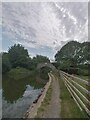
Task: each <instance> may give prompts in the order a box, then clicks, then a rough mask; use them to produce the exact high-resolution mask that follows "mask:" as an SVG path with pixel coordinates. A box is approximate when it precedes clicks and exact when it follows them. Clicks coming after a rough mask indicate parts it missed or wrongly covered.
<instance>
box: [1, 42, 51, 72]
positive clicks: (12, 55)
mask: <svg viewBox="0 0 90 120" xmlns="http://www.w3.org/2000/svg"><path fill="white" fill-rule="evenodd" d="M41 62H50V60H49V58H48V57H46V56H42V55H36V56H35V57H33V58H31V57H30V56H29V53H28V50H27V49H25V48H24V47H23V46H22V45H20V44H15V45H13V46H12V47H10V48H9V50H8V52H3V53H2V73H6V72H8V71H10V70H11V69H12V68H16V67H22V68H26V69H29V70H34V69H36V67H37V64H38V63H41Z"/></svg>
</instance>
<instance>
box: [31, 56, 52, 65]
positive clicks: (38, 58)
mask: <svg viewBox="0 0 90 120" xmlns="http://www.w3.org/2000/svg"><path fill="white" fill-rule="evenodd" d="M33 61H34V62H35V63H37V64H38V63H45V62H47V63H50V60H49V58H48V57H46V56H42V55H36V57H33Z"/></svg>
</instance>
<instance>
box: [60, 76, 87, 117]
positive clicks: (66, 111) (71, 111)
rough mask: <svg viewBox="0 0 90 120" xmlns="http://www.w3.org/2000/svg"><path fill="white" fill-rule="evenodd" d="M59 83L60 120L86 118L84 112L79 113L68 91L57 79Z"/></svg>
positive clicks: (62, 82)
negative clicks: (64, 119)
mask: <svg viewBox="0 0 90 120" xmlns="http://www.w3.org/2000/svg"><path fill="white" fill-rule="evenodd" d="M59 83H60V100H61V113H60V114H61V118H88V116H87V114H86V113H85V111H81V110H80V109H79V108H78V106H77V104H76V103H75V101H74V100H73V98H72V97H71V95H70V93H69V91H68V90H67V88H66V86H65V84H64V81H63V80H62V78H61V77H60V78H59Z"/></svg>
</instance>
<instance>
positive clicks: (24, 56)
mask: <svg viewBox="0 0 90 120" xmlns="http://www.w3.org/2000/svg"><path fill="white" fill-rule="evenodd" d="M8 54H9V59H10V62H11V64H12V66H13V67H17V66H19V67H26V68H27V66H28V64H27V63H28V59H29V55H28V51H27V49H25V48H24V47H23V46H22V45H20V44H17V45H16V44H15V45H14V46H12V47H11V48H10V49H9V51H8Z"/></svg>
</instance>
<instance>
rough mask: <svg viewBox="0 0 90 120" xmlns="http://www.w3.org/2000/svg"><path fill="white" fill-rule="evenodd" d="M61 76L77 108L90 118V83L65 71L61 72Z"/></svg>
mask: <svg viewBox="0 0 90 120" xmlns="http://www.w3.org/2000/svg"><path fill="white" fill-rule="evenodd" d="M60 76H61V77H62V79H63V80H64V83H65V86H66V87H67V89H68V91H69V92H70V94H71V96H72V97H73V99H74V100H75V102H76V104H77V106H78V107H79V108H80V110H81V111H82V110H85V111H86V113H87V114H88V115H89V116H90V82H89V81H87V80H83V79H81V78H78V77H76V76H73V75H70V74H68V73H66V72H63V71H60Z"/></svg>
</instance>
